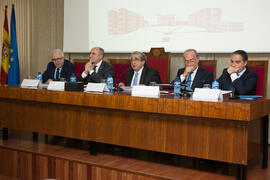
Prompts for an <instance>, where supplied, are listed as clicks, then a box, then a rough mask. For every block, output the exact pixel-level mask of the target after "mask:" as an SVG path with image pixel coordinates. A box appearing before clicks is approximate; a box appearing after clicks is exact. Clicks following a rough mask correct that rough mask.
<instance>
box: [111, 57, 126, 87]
mask: <svg viewBox="0 0 270 180" xmlns="http://www.w3.org/2000/svg"><path fill="white" fill-rule="evenodd" d="M108 61H109V63H110V64H111V65H112V66H113V67H114V78H113V80H114V81H113V84H114V86H115V85H116V84H117V83H119V82H126V77H125V71H126V70H127V69H128V68H129V66H130V60H129V59H108Z"/></svg>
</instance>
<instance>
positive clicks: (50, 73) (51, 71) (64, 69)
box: [42, 49, 74, 83]
mask: <svg viewBox="0 0 270 180" xmlns="http://www.w3.org/2000/svg"><path fill="white" fill-rule="evenodd" d="M72 73H74V66H73V64H72V63H71V62H70V61H68V60H65V59H64V53H63V51H62V50H60V49H55V50H53V51H52V62H49V63H48V66H47V69H46V71H45V72H44V73H43V74H42V80H43V82H44V83H49V82H50V81H60V80H65V81H69V80H70V76H71V75H72Z"/></svg>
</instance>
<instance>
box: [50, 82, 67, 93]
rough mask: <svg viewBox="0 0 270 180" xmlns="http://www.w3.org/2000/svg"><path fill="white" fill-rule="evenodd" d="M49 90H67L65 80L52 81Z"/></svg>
mask: <svg viewBox="0 0 270 180" xmlns="http://www.w3.org/2000/svg"><path fill="white" fill-rule="evenodd" d="M47 89H48V90H55V91H64V90H65V82H64V81H51V82H50V83H49V86H48V88H47Z"/></svg>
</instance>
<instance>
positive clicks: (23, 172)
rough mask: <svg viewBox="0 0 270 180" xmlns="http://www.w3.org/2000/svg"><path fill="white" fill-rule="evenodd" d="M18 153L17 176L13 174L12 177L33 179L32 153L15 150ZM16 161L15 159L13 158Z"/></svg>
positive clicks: (33, 163) (33, 164)
mask: <svg viewBox="0 0 270 180" xmlns="http://www.w3.org/2000/svg"><path fill="white" fill-rule="evenodd" d="M17 153H18V167H17V171H18V174H17V176H16V175H14V174H13V177H17V178H20V179H25V180H34V176H33V175H34V173H33V172H34V170H35V168H33V167H34V166H35V164H36V163H35V159H33V157H34V156H33V155H32V154H31V153H27V152H22V151H17ZM15 162H16V160H15Z"/></svg>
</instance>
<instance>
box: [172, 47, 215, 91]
mask: <svg viewBox="0 0 270 180" xmlns="http://www.w3.org/2000/svg"><path fill="white" fill-rule="evenodd" d="M183 56H184V61H185V68H182V69H179V70H178V72H177V77H179V78H180V80H181V83H184V84H186V86H187V88H188V89H192V90H194V89H195V88H202V87H203V85H204V84H211V83H212V81H213V74H212V72H210V71H208V70H207V69H204V68H202V67H200V66H199V61H200V59H199V56H198V53H197V51H196V50H195V49H188V50H186V51H185V52H184V55H183Z"/></svg>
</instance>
